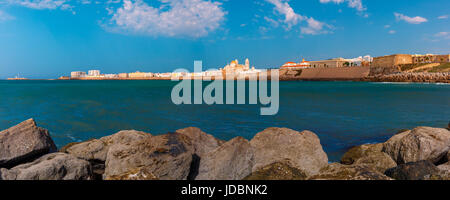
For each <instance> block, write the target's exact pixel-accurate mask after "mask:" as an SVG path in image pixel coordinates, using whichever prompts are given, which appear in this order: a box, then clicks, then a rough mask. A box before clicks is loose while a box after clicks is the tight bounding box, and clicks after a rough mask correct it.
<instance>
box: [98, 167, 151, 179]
mask: <svg viewBox="0 0 450 200" xmlns="http://www.w3.org/2000/svg"><path fill="white" fill-rule="evenodd" d="M106 180H110V181H112V180H120V181H127V180H158V178H156V176H155V175H154V174H153V173H152V172H151V171H150V170H149V169H148V168H146V167H139V168H136V169H132V170H130V171H127V172H126V173H124V174H119V175H114V176H110V177H108V178H107V179H106Z"/></svg>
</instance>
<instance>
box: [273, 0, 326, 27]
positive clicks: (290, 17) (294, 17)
mask: <svg viewBox="0 0 450 200" xmlns="http://www.w3.org/2000/svg"><path fill="white" fill-rule="evenodd" d="M266 1H267V2H269V3H271V4H273V5H274V6H275V8H274V11H275V13H277V14H279V15H282V16H283V17H284V19H283V20H281V23H283V24H285V25H286V30H290V29H291V28H292V27H294V26H296V25H298V24H300V23H301V22H303V21H306V23H307V26H304V27H300V32H301V34H307V35H318V34H326V33H330V31H329V30H328V29H331V28H332V27H331V26H330V25H328V24H326V23H324V22H320V21H318V20H315V19H314V18H312V17H307V16H303V15H300V14H298V13H296V12H295V11H294V9H293V8H292V7H291V6H290V5H289V3H288V2H287V1H286V0H266ZM265 19H266V21H269V22H270V23H271V24H277V23H274V20H272V19H270V18H268V17H265Z"/></svg>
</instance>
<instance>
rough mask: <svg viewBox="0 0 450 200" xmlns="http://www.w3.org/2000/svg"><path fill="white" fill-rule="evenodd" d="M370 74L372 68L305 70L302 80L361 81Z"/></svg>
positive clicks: (301, 76)
mask: <svg viewBox="0 0 450 200" xmlns="http://www.w3.org/2000/svg"><path fill="white" fill-rule="evenodd" d="M369 73H370V67H335V68H311V69H303V70H302V73H301V75H300V77H299V78H300V79H360V78H365V77H367V76H368V75H369Z"/></svg>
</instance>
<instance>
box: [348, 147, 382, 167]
mask: <svg viewBox="0 0 450 200" xmlns="http://www.w3.org/2000/svg"><path fill="white" fill-rule="evenodd" d="M382 149H383V144H382V143H379V144H365V145H361V146H356V147H353V148H351V149H350V150H348V151H347V152H346V153H345V154H344V155H343V156H342V158H341V163H342V164H344V165H351V164H353V163H354V162H355V161H356V160H358V159H360V158H363V157H366V156H367V155H369V154H372V153H374V152H381V150H382Z"/></svg>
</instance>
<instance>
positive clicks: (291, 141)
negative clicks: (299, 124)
mask: <svg viewBox="0 0 450 200" xmlns="http://www.w3.org/2000/svg"><path fill="white" fill-rule="evenodd" d="M250 144H251V146H252V147H253V148H254V151H255V165H254V166H253V170H252V171H253V172H255V171H258V170H259V169H261V168H263V167H265V166H267V165H270V164H272V163H275V162H285V163H286V164H288V165H290V166H292V167H294V168H297V169H300V170H301V171H303V172H304V173H305V174H306V175H307V176H310V175H314V174H316V173H317V172H319V170H320V169H321V168H322V167H324V166H326V165H327V164H328V157H327V154H325V152H324V151H323V149H322V145H321V144H320V140H319V137H317V135H316V134H314V133H313V132H311V131H302V132H298V131H294V130H291V129H287V128H268V129H266V130H264V131H262V132H260V133H258V134H256V136H255V137H254V138H253V139H252V140H251V141H250Z"/></svg>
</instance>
